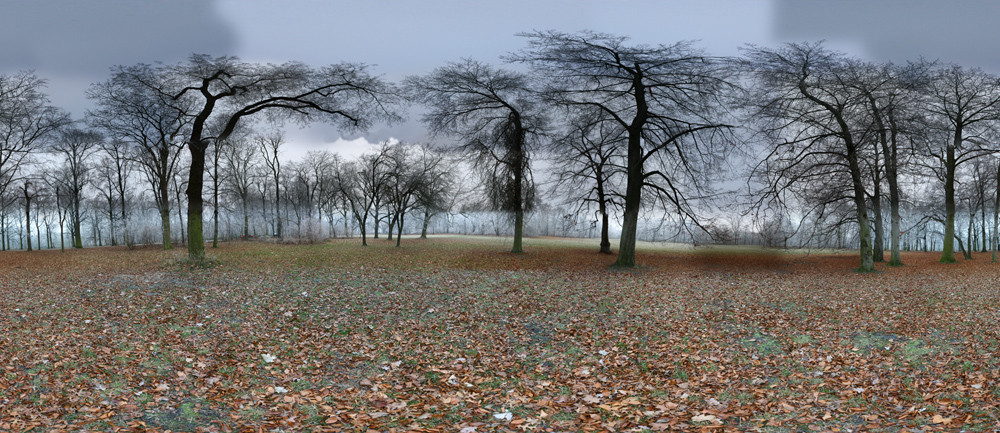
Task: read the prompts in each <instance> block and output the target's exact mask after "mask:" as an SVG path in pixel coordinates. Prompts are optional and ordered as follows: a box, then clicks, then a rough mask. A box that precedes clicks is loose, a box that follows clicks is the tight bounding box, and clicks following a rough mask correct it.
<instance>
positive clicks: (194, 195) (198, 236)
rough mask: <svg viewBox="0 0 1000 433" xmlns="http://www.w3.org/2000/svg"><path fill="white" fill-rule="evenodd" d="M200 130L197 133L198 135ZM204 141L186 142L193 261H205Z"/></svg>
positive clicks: (190, 239)
mask: <svg viewBox="0 0 1000 433" xmlns="http://www.w3.org/2000/svg"><path fill="white" fill-rule="evenodd" d="M200 135H201V134H200V132H199V133H198V134H197V135H192V136H199V137H200ZM206 147H207V146H206V143H205V142H204V141H199V142H191V143H188V149H189V150H190V153H191V170H190V173H189V176H190V177H189V178H188V186H187V190H186V194H187V196H188V209H187V214H188V221H187V226H188V258H189V259H190V260H191V261H194V262H199V263H200V262H204V261H205V239H204V235H203V234H202V232H201V227H202V219H201V214H202V207H203V200H202V197H201V188H202V185H203V182H204V178H205V149H206Z"/></svg>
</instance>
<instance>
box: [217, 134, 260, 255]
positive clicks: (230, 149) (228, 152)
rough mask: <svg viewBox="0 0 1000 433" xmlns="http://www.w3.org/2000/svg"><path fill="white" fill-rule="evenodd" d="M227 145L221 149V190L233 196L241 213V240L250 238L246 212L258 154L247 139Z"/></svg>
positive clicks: (248, 220) (231, 139)
mask: <svg viewBox="0 0 1000 433" xmlns="http://www.w3.org/2000/svg"><path fill="white" fill-rule="evenodd" d="M227 142H228V144H227V145H226V146H225V147H223V148H222V149H221V152H222V161H221V166H222V173H221V174H220V176H221V178H222V181H223V185H224V186H223V189H224V190H225V191H227V192H228V193H229V194H230V195H232V196H234V197H235V198H236V199H237V200H239V203H240V209H241V210H242V211H243V230H242V232H243V235H242V236H243V239H249V238H250V213H249V211H248V207H249V202H250V193H251V192H252V190H253V185H254V182H255V181H256V174H257V173H256V172H257V170H255V166H256V162H257V158H256V156H257V155H258V152H256V151H254V149H253V147H252V146H253V145H252V144H251V142H250V140H249V139H245V138H240V139H236V140H234V139H233V138H230V139H229V140H227Z"/></svg>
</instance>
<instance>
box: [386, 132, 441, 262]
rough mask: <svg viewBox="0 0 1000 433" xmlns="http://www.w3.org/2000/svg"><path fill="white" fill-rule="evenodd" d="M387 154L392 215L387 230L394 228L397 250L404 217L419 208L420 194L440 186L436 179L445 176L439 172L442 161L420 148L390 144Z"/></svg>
mask: <svg viewBox="0 0 1000 433" xmlns="http://www.w3.org/2000/svg"><path fill="white" fill-rule="evenodd" d="M388 155H389V158H388V160H389V161H388V170H387V174H388V176H389V181H388V185H387V186H386V192H387V194H386V195H387V196H388V204H389V210H390V212H391V213H392V221H393V223H392V224H390V227H393V225H395V227H396V230H397V232H396V246H397V247H399V246H400V244H401V237H402V236H403V225H404V224H405V223H406V214H407V212H409V211H411V210H413V209H415V208H416V207H417V206H419V204H420V195H421V191H422V190H426V189H428V188H433V187H437V186H441V185H442V184H441V182H440V181H439V179H440V178H442V177H443V176H444V175H445V173H444V172H442V171H441V166H442V163H443V161H444V158H443V157H442V155H440V154H437V153H435V152H432V151H431V150H430V149H428V148H426V147H424V146H414V145H408V144H405V143H402V142H399V143H396V144H393V145H392V146H391V148H390V149H389V152H388ZM390 230H391V229H390ZM390 233H391V231H390Z"/></svg>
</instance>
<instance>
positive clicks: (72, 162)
mask: <svg viewBox="0 0 1000 433" xmlns="http://www.w3.org/2000/svg"><path fill="white" fill-rule="evenodd" d="M103 140H104V137H102V136H101V134H99V133H97V132H95V131H89V130H83V129H78V128H68V129H66V130H64V131H62V133H61V134H60V136H59V139H58V140H56V141H54V142H53V144H52V149H51V150H52V152H54V153H56V154H58V155H60V156H61V158H62V163H63V165H64V167H65V170H66V173H67V175H68V176H67V178H66V181H67V182H68V183H67V184H66V185H65V186H66V193H67V194H69V199H70V209H71V212H70V215H69V219H70V227H71V235H72V237H73V248H83V234H82V233H81V222H82V221H83V218H84V216H85V215H84V214H83V212H82V209H81V208H82V205H83V199H84V196H83V193H84V188H86V187H87V186H88V185H89V184H90V182H91V177H92V174H93V173H92V169H93V167H92V166H91V164H90V159H91V156H92V154H91V150H93V149H94V148H96V147H98V146H100V145H101V142H102V141H103Z"/></svg>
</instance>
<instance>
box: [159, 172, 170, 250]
mask: <svg viewBox="0 0 1000 433" xmlns="http://www.w3.org/2000/svg"><path fill="white" fill-rule="evenodd" d="M167 181H168V180H167V179H162V178H161V179H160V184H159V187H158V188H157V195H159V197H160V198H159V202H160V209H159V210H160V229H161V231H162V233H163V249H165V250H170V249H173V248H174V245H173V239H172V236H173V235H172V234H171V233H170V192H169V190H168V189H167V187H168V185H167Z"/></svg>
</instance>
